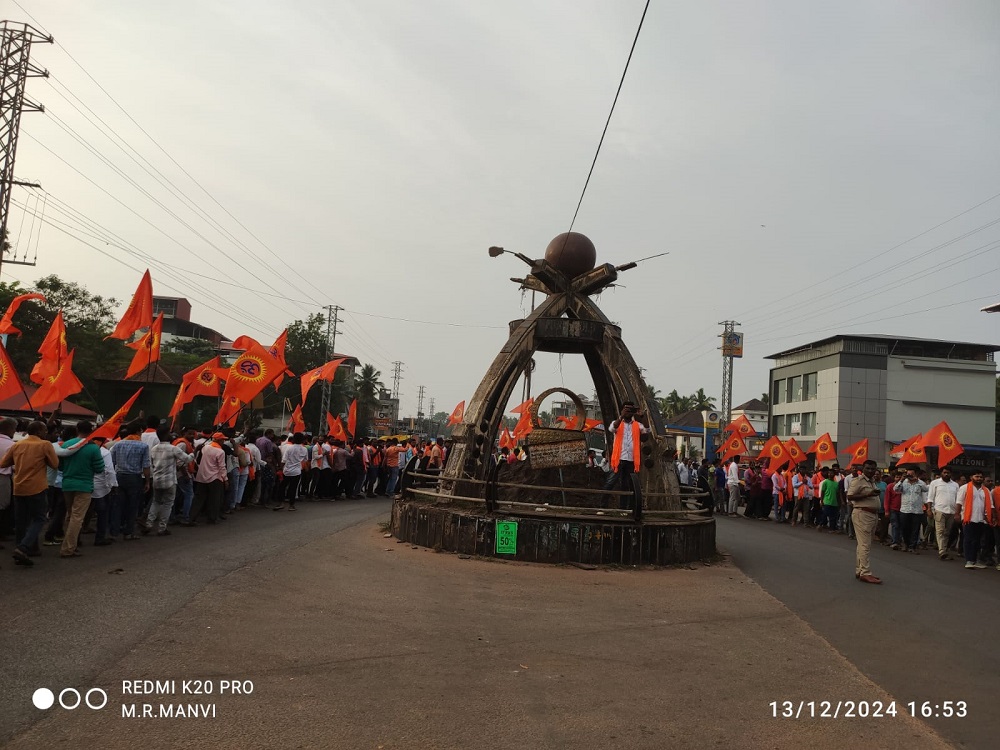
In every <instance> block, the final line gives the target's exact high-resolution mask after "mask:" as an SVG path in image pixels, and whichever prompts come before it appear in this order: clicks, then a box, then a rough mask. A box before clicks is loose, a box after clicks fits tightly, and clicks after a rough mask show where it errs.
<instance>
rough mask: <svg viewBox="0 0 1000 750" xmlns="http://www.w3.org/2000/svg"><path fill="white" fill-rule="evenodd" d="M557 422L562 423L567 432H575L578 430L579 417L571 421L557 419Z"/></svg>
mask: <svg viewBox="0 0 1000 750" xmlns="http://www.w3.org/2000/svg"><path fill="white" fill-rule="evenodd" d="M556 421H557V422H562V423H563V425H564V426H565V427H566V429H567V430H575V429H576V421H577V417H573V418H572V419H570V418H569V417H556Z"/></svg>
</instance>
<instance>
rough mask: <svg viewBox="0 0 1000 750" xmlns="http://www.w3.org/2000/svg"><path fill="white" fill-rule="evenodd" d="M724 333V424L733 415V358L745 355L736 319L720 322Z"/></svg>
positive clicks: (722, 334)
mask: <svg viewBox="0 0 1000 750" xmlns="http://www.w3.org/2000/svg"><path fill="white" fill-rule="evenodd" d="M719 325H720V326H722V327H723V330H722V333H721V334H719V335H720V336H721V338H722V346H721V347H719V348H720V349H722V426H723V427H725V426H726V425H728V424H729V423H730V422H731V421H732V416H733V359H734V358H735V357H742V356H743V334H742V333H737V331H736V326H738V325H739V323H737V322H736V321H735V320H724V321H722V322H721V323H719Z"/></svg>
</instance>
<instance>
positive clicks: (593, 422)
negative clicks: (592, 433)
mask: <svg viewBox="0 0 1000 750" xmlns="http://www.w3.org/2000/svg"><path fill="white" fill-rule="evenodd" d="M602 424H604V423H603V422H602V421H601V420H599V419H587V420H584V423H583V431H584V432H587V431H588V430H592V429H594V428H595V427H598V426H600V425H602Z"/></svg>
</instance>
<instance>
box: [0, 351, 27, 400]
mask: <svg viewBox="0 0 1000 750" xmlns="http://www.w3.org/2000/svg"><path fill="white" fill-rule="evenodd" d="M22 391H23V387H22V386H21V379H20V378H18V377H17V370H15V369H14V365H13V364H12V363H11V361H10V357H8V356H7V350H6V349H4V348H3V345H0V401H3V400H4V399H7V398H10V397H11V396H16V395H18V394H20V393H21V392H22ZM25 398H27V396H25Z"/></svg>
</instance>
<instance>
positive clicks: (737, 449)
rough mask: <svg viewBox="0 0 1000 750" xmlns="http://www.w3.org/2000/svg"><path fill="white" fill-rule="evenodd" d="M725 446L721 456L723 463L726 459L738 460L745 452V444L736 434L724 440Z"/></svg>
mask: <svg viewBox="0 0 1000 750" xmlns="http://www.w3.org/2000/svg"><path fill="white" fill-rule="evenodd" d="M725 446H726V451H725V453H723V454H722V456H721V459H722V460H723V461H725V460H726V459H728V458H739V457H740V456H742V455H743V454H744V453H746V452H747V446H746V443H744V442H743V438H741V437H740V436H739V434H738V433H736V434H734V435H733V436H732V437H730V438H729V439H728V440H726V443H725Z"/></svg>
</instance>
